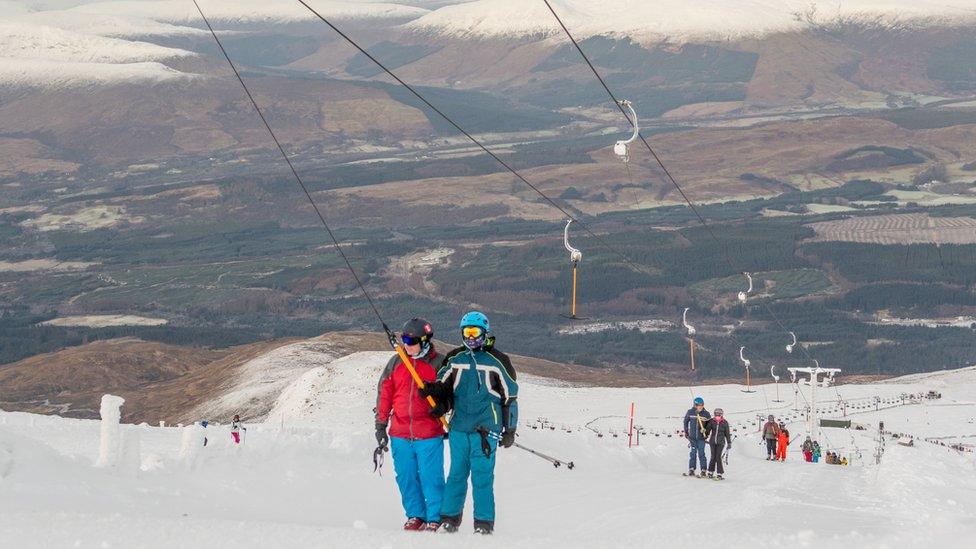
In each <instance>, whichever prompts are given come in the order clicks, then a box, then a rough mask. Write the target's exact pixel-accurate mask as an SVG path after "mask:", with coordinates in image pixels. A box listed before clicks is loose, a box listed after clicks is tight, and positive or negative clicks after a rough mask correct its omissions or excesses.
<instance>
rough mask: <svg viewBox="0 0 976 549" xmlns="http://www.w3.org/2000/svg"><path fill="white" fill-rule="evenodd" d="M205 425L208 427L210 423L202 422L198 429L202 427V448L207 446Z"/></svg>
mask: <svg viewBox="0 0 976 549" xmlns="http://www.w3.org/2000/svg"><path fill="white" fill-rule="evenodd" d="M207 425H210V422H209V421H207V420H203V421H201V422H200V427H203V445H204V446H206V445H207Z"/></svg>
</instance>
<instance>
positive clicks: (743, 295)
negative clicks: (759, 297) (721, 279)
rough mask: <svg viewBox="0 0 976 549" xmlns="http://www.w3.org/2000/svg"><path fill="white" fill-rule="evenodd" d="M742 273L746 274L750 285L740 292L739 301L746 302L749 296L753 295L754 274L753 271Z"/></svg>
mask: <svg viewBox="0 0 976 549" xmlns="http://www.w3.org/2000/svg"><path fill="white" fill-rule="evenodd" d="M742 274H744V275H745V276H746V279H747V280H748V281H749V287H748V288H747V289H746V290H744V291H741V292H739V302H740V303H745V302H746V301H747V300H748V299H749V296H750V295H752V274H751V273H742Z"/></svg>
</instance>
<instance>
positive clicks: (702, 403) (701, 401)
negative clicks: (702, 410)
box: [695, 397, 705, 406]
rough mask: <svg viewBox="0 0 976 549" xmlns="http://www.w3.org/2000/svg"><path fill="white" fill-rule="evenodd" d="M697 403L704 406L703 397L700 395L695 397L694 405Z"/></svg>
mask: <svg viewBox="0 0 976 549" xmlns="http://www.w3.org/2000/svg"><path fill="white" fill-rule="evenodd" d="M699 404H701V405H702V406H704V405H705V399H703V398H702V397H695V406H698V405H699Z"/></svg>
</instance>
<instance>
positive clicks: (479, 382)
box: [437, 347, 518, 434]
mask: <svg viewBox="0 0 976 549" xmlns="http://www.w3.org/2000/svg"><path fill="white" fill-rule="evenodd" d="M437 377H438V379H439V380H440V381H441V382H443V383H444V384H445V385H447V386H448V387H451V388H453V401H454V402H453V408H454V415H453V416H452V417H451V422H450V426H451V430H452V431H460V432H464V433H475V432H477V431H478V430H479V429H480V428H486V429H488V430H489V431H491V432H492V433H496V434H498V433H501V432H502V431H504V430H508V431H514V430H515V428H516V427H517V425H518V400H517V399H518V383H516V381H515V368H513V367H512V361H511V360H510V359H509V358H508V355H506V354H505V353H502V352H501V351H498V350H496V349H495V348H494V347H488V348H482V349H478V350H476V351H472V350H469V349H468V348H467V347H458V348H457V349H454V350H453V351H451V352H450V353H448V354H447V355H446V356H445V357H444V365H443V366H442V367H441V369H440V371H439V372H438V376H437Z"/></svg>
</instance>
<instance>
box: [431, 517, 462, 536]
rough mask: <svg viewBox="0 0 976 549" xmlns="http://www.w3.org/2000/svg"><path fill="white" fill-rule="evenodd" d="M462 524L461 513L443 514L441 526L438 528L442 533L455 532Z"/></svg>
mask: <svg viewBox="0 0 976 549" xmlns="http://www.w3.org/2000/svg"><path fill="white" fill-rule="evenodd" d="M460 525H461V515H456V516H453V517H452V516H446V515H441V527H440V529H438V530H437V532H438V533H440V534H454V533H456V532H457V531H458V526H460Z"/></svg>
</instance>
